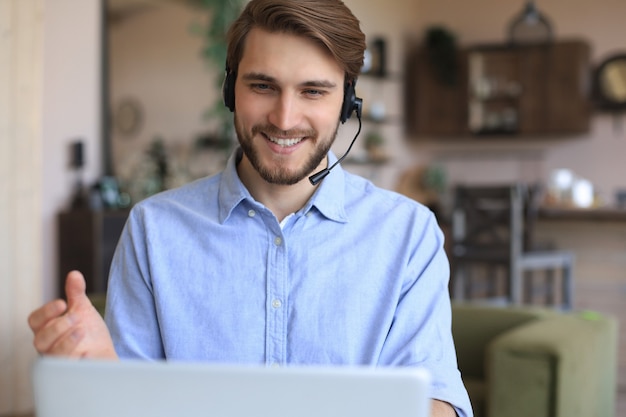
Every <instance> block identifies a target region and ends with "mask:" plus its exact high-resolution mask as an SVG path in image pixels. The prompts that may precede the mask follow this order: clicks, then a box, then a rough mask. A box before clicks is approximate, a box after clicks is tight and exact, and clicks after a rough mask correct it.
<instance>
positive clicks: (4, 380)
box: [0, 0, 101, 415]
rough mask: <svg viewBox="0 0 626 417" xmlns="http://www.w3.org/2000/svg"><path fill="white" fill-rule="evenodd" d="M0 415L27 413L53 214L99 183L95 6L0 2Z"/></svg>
mask: <svg viewBox="0 0 626 417" xmlns="http://www.w3.org/2000/svg"><path fill="white" fill-rule="evenodd" d="M0 33H2V36H0V92H2V93H1V94H0V195H2V198H1V199H0V230H2V233H0V284H1V288H2V291H0V369H1V371H0V415H7V414H16V413H24V412H27V411H30V410H32V407H33V401H32V387H31V379H30V376H31V366H32V362H33V360H34V359H35V358H36V352H35V350H34V348H33V347H32V333H31V332H30V330H29V329H28V326H27V316H28V314H29V313H30V311H32V310H33V309H34V308H36V307H37V306H39V305H41V304H42V303H43V302H44V301H47V300H49V299H51V298H52V297H55V296H56V279H57V274H56V231H55V218H56V214H57V213H58V212H59V211H60V210H61V209H63V208H64V207H66V206H67V203H68V201H69V198H70V193H71V187H72V184H73V179H74V177H73V175H72V173H71V172H70V170H69V169H68V167H67V163H68V160H69V158H68V146H69V143H70V142H71V141H73V140H74V139H76V138H82V139H83V140H84V141H85V144H86V160H87V169H86V172H85V179H86V181H93V179H95V178H96V177H97V176H99V175H100V173H99V171H100V161H99V159H100V154H101V152H100V143H101V141H100V135H99V128H100V121H99V119H100V116H99V109H100V107H99V101H100V91H99V86H100V52H99V44H100V2H99V1H98V0H0Z"/></svg>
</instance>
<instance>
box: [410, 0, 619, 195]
mask: <svg viewBox="0 0 626 417" xmlns="http://www.w3.org/2000/svg"><path fill="white" fill-rule="evenodd" d="M523 3H524V2H522V1H515V2H513V1H505V2H504V1H498V0H474V1H472V2H457V1H452V0H421V1H420V5H419V8H420V18H419V24H418V26H419V27H420V28H421V30H424V29H425V28H426V27H428V26H429V25H432V24H442V25H444V26H446V27H448V28H449V29H451V30H452V31H454V32H455V33H456V35H457V36H458V41H459V43H460V45H462V46H463V45H472V44H477V43H491V42H503V41H505V40H506V28H507V25H508V23H509V22H510V20H511V19H512V17H513V16H514V15H515V14H517V13H518V12H519V11H521V8H522V5H523ZM536 5H537V7H538V8H539V9H540V10H541V11H542V12H543V13H545V14H546V15H547V16H548V17H549V18H550V19H551V21H552V24H553V27H554V29H555V35H556V37H557V38H583V39H586V40H587V41H588V42H589V43H590V45H591V50H592V65H593V66H596V65H598V64H599V62H600V61H601V59H603V58H604V57H606V56H607V55H608V54H610V53H615V52H618V51H626V41H624V36H623V16H626V2H624V1H621V0H599V1H595V2H587V1H582V0H574V1H571V0H543V1H539V2H536ZM620 119H621V120H622V123H623V122H624V116H622V117H621V118H620ZM620 119H618V120H620ZM613 123H614V120H613V118H612V117H610V116H608V115H606V114H601V113H596V114H595V115H594V117H593V120H592V123H591V131H590V132H589V133H588V134H585V135H580V136H577V137H568V138H561V139H548V138H545V139H541V138H540V139H539V140H533V141H529V140H528V139H527V138H519V139H512V140H511V141H510V142H512V143H505V144H496V143H493V142H486V143H478V144H476V143H471V144H467V143H465V144H463V143H462V142H461V141H456V142H455V143H453V144H442V143H437V142H436V141H425V142H422V143H420V144H418V145H417V147H416V151H417V152H419V153H421V154H427V155H428V158H430V160H431V161H434V162H439V163H441V164H442V165H444V166H445V167H446V168H447V170H448V173H449V177H450V181H451V182H456V181H461V180H463V181H481V182H484V181H494V180H505V179H518V178H519V179H523V180H531V181H532V180H544V181H545V180H547V179H548V176H549V174H550V172H551V171H552V170H553V169H555V168H570V169H572V170H573V171H574V172H575V173H577V174H578V175H580V176H582V177H585V178H587V179H589V180H591V181H592V182H593V183H594V184H595V185H596V186H597V189H598V191H599V193H600V196H601V197H602V198H603V200H605V201H607V202H609V203H611V202H613V196H614V193H615V191H616V190H617V189H620V188H626V180H624V178H625V174H626V165H625V164H624V163H623V161H622V158H623V155H625V154H626V130H624V128H622V129H615V128H614V125H613Z"/></svg>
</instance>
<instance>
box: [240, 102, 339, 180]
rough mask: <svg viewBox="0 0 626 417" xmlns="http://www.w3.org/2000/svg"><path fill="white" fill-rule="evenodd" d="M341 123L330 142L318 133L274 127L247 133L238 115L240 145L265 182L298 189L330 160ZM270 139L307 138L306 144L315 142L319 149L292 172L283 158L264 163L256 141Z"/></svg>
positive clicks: (316, 147)
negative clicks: (280, 137)
mask: <svg viewBox="0 0 626 417" xmlns="http://www.w3.org/2000/svg"><path fill="white" fill-rule="evenodd" d="M338 129H339V122H337V126H335V129H334V131H333V133H332V134H331V135H330V136H329V137H326V138H320V137H319V134H318V132H317V131H315V130H313V129H311V130H288V131H284V130H280V129H277V128H276V127H275V126H273V125H255V126H253V127H252V129H251V130H250V132H247V131H246V130H245V129H244V127H243V126H242V125H241V124H240V123H239V121H238V119H237V115H236V114H235V132H236V133H237V139H238V140H239V145H240V146H241V149H242V150H243V153H244V155H246V157H247V158H248V160H249V161H250V163H251V164H252V167H253V168H254V169H255V170H256V171H257V172H258V173H259V175H260V176H261V178H263V180H265V181H266V182H268V183H270V184H275V185H294V184H297V183H299V182H300V181H302V180H303V179H304V178H306V177H308V176H309V175H311V173H312V172H313V170H315V169H316V168H317V167H318V166H319V165H320V164H321V163H322V160H323V159H324V158H325V157H326V155H327V154H328V152H329V151H330V148H331V146H332V144H333V142H334V141H335V138H336V137H337V131H338ZM266 135H269V136H289V137H306V138H307V139H306V140H312V141H314V142H315V144H316V146H315V148H314V149H313V151H312V152H311V153H310V154H309V156H308V157H307V159H306V161H305V163H304V165H302V166H301V167H299V168H298V169H296V170H292V169H289V168H288V167H287V166H286V164H285V162H284V161H283V160H282V158H280V157H276V158H274V159H273V160H272V161H270V162H269V163H264V161H263V158H262V157H261V155H260V152H259V151H258V149H257V148H256V147H255V146H254V137H255V136H259V137H261V136H262V137H263V138H257V140H265V139H264V137H265V136H266Z"/></svg>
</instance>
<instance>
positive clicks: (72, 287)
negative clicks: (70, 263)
mask: <svg viewBox="0 0 626 417" xmlns="http://www.w3.org/2000/svg"><path fill="white" fill-rule="evenodd" d="M86 288H87V284H86V283H85V278H84V277H83V274H81V273H80V272H79V271H71V272H70V273H69V274H67V278H66V280H65V295H66V296H67V305H68V308H70V309H71V308H73V307H78V306H79V305H80V304H82V303H85V302H87V303H89V299H88V298H87V295H86V294H85V290H86Z"/></svg>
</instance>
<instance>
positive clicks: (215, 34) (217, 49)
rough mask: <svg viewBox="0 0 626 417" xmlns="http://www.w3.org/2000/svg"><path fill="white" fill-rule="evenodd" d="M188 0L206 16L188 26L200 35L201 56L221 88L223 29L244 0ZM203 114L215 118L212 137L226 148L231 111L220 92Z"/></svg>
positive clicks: (225, 45) (230, 131)
mask: <svg viewBox="0 0 626 417" xmlns="http://www.w3.org/2000/svg"><path fill="white" fill-rule="evenodd" d="M189 1H190V2H191V3H192V4H193V5H194V6H196V7H198V8H200V9H201V10H204V11H206V12H207V13H208V14H209V16H210V18H209V19H208V21H207V23H206V25H199V24H196V25H194V26H193V27H192V32H194V33H195V34H197V35H199V36H202V37H203V38H204V46H203V49H202V56H203V57H204V59H206V60H207V61H208V63H209V64H210V65H212V66H214V67H215V68H216V69H217V70H218V71H217V76H216V77H215V88H216V89H217V90H218V91H220V92H221V86H222V82H223V79H224V68H225V67H224V66H225V63H226V52H227V44H226V32H227V31H228V28H229V26H230V24H231V23H232V22H233V21H234V20H235V19H236V18H237V16H239V13H240V12H241V9H242V7H243V1H244V0H189ZM205 118H207V119H217V120H219V127H218V132H216V138H213V139H214V141H215V142H217V144H218V146H220V147H225V148H229V147H230V145H231V138H232V137H233V129H234V127H233V121H232V114H231V112H230V110H228V109H227V108H226V107H225V106H224V104H223V100H222V97H221V94H220V95H219V96H218V98H217V99H216V100H215V103H214V104H213V106H212V107H211V108H209V109H208V110H207V111H206V112H205ZM202 142H203V143H206V136H204V137H203V138H202Z"/></svg>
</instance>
